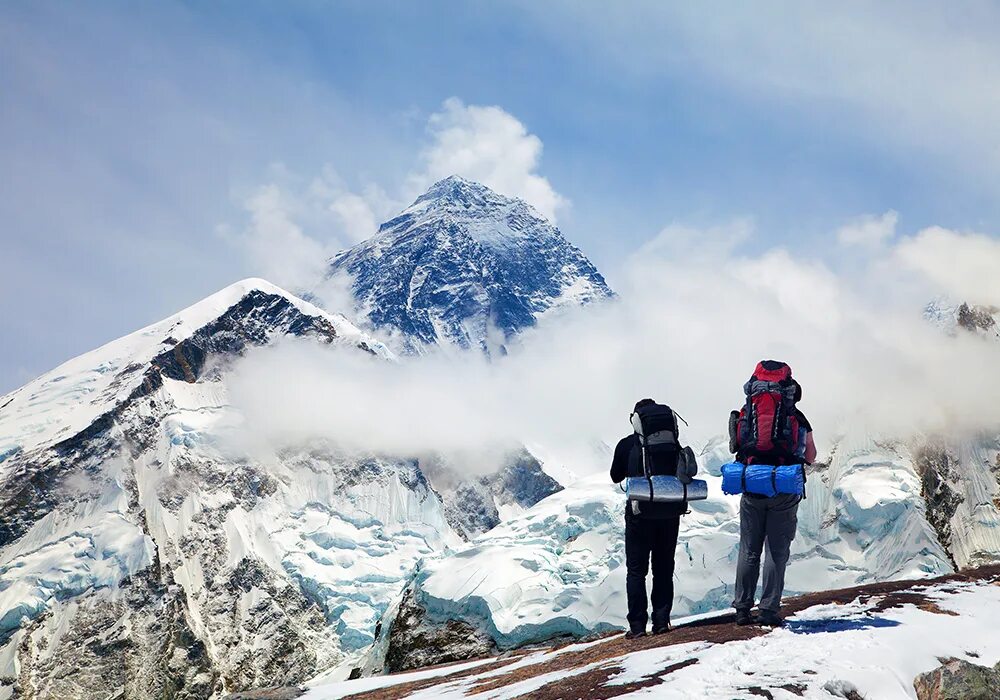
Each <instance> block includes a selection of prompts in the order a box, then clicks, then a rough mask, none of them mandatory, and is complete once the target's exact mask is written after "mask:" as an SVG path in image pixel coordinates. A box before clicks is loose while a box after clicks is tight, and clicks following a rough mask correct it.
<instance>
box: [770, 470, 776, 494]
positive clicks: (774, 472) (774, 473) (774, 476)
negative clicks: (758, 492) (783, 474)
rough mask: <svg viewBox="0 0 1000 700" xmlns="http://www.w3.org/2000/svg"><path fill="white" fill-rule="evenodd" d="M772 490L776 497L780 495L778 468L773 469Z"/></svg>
mask: <svg viewBox="0 0 1000 700" xmlns="http://www.w3.org/2000/svg"><path fill="white" fill-rule="evenodd" d="M771 489H773V490H774V495H775V496H777V495H778V468H777V467H771Z"/></svg>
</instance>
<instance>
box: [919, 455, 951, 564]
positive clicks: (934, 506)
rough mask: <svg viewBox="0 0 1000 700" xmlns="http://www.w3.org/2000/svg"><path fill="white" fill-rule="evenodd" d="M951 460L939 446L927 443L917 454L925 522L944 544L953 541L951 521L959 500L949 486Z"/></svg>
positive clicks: (946, 544)
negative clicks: (924, 504)
mask: <svg viewBox="0 0 1000 700" xmlns="http://www.w3.org/2000/svg"><path fill="white" fill-rule="evenodd" d="M951 463H952V458H950V457H949V455H948V453H947V451H946V450H945V449H943V448H941V447H926V448H924V449H922V450H920V451H918V452H917V455H916V467H917V471H918V473H919V474H920V482H921V486H922V489H923V491H922V495H923V497H924V502H925V503H926V504H927V522H928V523H930V525H931V527H933V528H934V531H935V532H937V535H938V540H939V541H940V542H941V543H942V544H944V545H945V547H947V546H948V544H949V543H950V542H951V541H952V529H951V521H952V518H953V517H954V516H955V512H956V511H957V510H958V507H959V505H960V504H961V503H962V497H961V496H960V495H959V494H958V493H956V492H955V491H954V489H952V488H951V486H949V482H950V481H953V480H954V478H955V475H954V473H953V470H952V466H951Z"/></svg>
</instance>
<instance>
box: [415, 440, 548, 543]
mask: <svg viewBox="0 0 1000 700" xmlns="http://www.w3.org/2000/svg"><path fill="white" fill-rule="evenodd" d="M460 469H461V465H449V464H446V463H441V462H438V463H437V464H435V465H433V466H430V467H429V471H428V473H429V474H430V475H431V479H432V480H433V481H434V483H435V487H436V489H437V491H438V492H439V493H440V494H441V497H442V500H443V501H444V503H445V515H446V517H447V518H448V523H449V524H450V525H451V526H452V527H453V528H454V529H455V531H456V532H458V533H459V534H461V535H462V537H463V538H465V539H469V540H471V539H473V538H475V537H477V536H478V535H481V534H483V533H484V532H487V531H489V530H492V529H493V528H495V527H496V526H497V525H499V524H500V523H501V522H502V521H503V520H504V519H505V518H506V517H511V516H514V515H518V514H520V513H521V512H523V511H524V510H526V509H528V508H530V507H531V506H533V505H535V504H536V503H538V502H539V501H541V500H542V499H543V498H546V497H548V496H551V495H552V494H554V493H558V492H559V491H562V489H563V487H562V486H561V485H560V484H559V482H557V481H556V480H555V479H553V478H552V477H551V476H549V475H548V474H546V473H545V472H544V471H543V470H542V465H541V463H539V461H538V460H537V459H535V458H534V457H532V456H531V454H530V453H529V452H527V451H526V450H524V449H521V450H518V451H516V452H512V453H511V454H510V455H509V457H508V458H507V464H506V466H504V467H502V468H501V469H500V470H499V471H497V472H495V473H492V474H487V475H485V476H480V477H478V478H471V479H470V478H468V477H467V476H465V477H463V475H462V474H461V473H458V472H459V470H460ZM501 511H503V512H501Z"/></svg>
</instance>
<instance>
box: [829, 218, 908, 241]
mask: <svg viewBox="0 0 1000 700" xmlns="http://www.w3.org/2000/svg"><path fill="white" fill-rule="evenodd" d="M898 221H899V214H898V213H897V212H895V211H894V210H892V209H890V210H889V211H887V212H885V213H884V214H881V215H871V214H869V215H865V216H861V217H858V218H857V219H855V220H854V221H851V222H850V223H848V224H846V225H844V226H841V227H840V228H839V229H838V230H837V241H839V242H840V244H841V245H844V246H861V247H865V248H877V247H879V246H881V245H882V244H884V243H886V242H887V241H888V240H889V239H891V238H892V237H893V236H894V235H895V234H896V223H897V222H898Z"/></svg>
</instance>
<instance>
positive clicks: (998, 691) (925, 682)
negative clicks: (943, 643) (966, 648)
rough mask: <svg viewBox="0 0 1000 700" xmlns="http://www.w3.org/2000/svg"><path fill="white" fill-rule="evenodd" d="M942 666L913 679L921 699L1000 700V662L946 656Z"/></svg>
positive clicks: (914, 686) (918, 696)
mask: <svg viewBox="0 0 1000 700" xmlns="http://www.w3.org/2000/svg"><path fill="white" fill-rule="evenodd" d="M941 661H942V663H941V666H939V667H938V668H936V669H934V670H933V671H928V672H927V673H921V674H920V675H919V676H917V678H916V680H914V681H913V689H914V690H916V691H917V698H918V700H996V698H1000V664H997V665H996V666H994V667H993V668H988V667H986V666H980V665H978V664H972V663H969V662H968V661H964V660H962V659H942V660H941Z"/></svg>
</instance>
